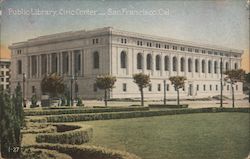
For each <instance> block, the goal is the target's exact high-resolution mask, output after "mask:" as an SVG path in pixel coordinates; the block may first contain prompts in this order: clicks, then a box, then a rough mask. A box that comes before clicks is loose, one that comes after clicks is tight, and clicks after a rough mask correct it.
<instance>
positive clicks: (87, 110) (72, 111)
mask: <svg viewBox="0 0 250 159" xmlns="http://www.w3.org/2000/svg"><path fill="white" fill-rule="evenodd" d="M145 110H149V108H148V107H142V106H139V107H108V108H84V109H82V108H80V109H78V108H75V109H63V110H54V109H52V110H28V111H25V112H24V114H25V115H26V116H36V115H60V114H80V113H102V112H121V111H145Z"/></svg>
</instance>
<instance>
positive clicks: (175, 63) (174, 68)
mask: <svg viewBox="0 0 250 159" xmlns="http://www.w3.org/2000/svg"><path fill="white" fill-rule="evenodd" d="M173 71H177V58H176V57H173Z"/></svg>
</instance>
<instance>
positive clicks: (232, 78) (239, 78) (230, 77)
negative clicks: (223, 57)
mask: <svg viewBox="0 0 250 159" xmlns="http://www.w3.org/2000/svg"><path fill="white" fill-rule="evenodd" d="M224 74H225V75H226V77H225V78H224V80H225V81H226V82H228V83H230V85H231V90H232V107H233V108H234V106H235V104H234V85H235V84H236V83H237V82H243V81H244V77H245V71H244V70H242V69H235V70H228V71H226V72H224Z"/></svg>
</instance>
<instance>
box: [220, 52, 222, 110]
mask: <svg viewBox="0 0 250 159" xmlns="http://www.w3.org/2000/svg"><path fill="white" fill-rule="evenodd" d="M222 66H223V64H222V57H221V58H220V107H221V108H222V107H223V100H222V98H223V76H222V74H223V72H222V70H223V69H222Z"/></svg>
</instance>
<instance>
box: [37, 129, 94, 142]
mask: <svg viewBox="0 0 250 159" xmlns="http://www.w3.org/2000/svg"><path fill="white" fill-rule="evenodd" d="M64 127H69V125H64ZM75 128H76V126H75ZM61 129H62V125H61ZM67 129H69V128H67ZM92 136H93V129H92V128H91V127H90V126H85V127H80V126H77V128H76V129H74V130H71V131H62V130H61V132H57V133H46V134H38V135H37V136H36V142H38V143H41V142H46V143H60V144H77V145H79V144H83V143H86V142H88V141H89V140H90V139H91V138H92Z"/></svg>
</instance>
